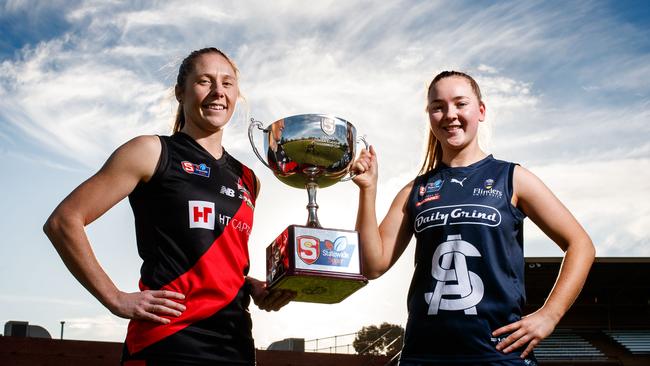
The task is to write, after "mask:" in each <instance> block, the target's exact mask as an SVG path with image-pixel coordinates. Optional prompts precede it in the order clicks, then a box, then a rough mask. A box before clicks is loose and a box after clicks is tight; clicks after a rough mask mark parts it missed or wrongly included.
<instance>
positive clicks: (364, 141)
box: [340, 135, 370, 182]
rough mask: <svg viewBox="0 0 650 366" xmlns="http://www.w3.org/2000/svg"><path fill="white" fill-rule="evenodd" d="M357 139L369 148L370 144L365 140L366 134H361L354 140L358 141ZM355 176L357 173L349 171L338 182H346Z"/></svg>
mask: <svg viewBox="0 0 650 366" xmlns="http://www.w3.org/2000/svg"><path fill="white" fill-rule="evenodd" d="M359 141H361V142H363V144H364V145H366V150H368V149H370V145H368V141H366V135H363V136H361V137H359V138H358V139H357V141H356V142H359ZM356 176H357V174H354V173H350V176H349V177H345V178H343V179H341V180H340V182H347V181H349V180H352V179H353V178H354V177H356Z"/></svg>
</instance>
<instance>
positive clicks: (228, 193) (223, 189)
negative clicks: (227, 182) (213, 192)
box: [219, 186, 235, 197]
mask: <svg viewBox="0 0 650 366" xmlns="http://www.w3.org/2000/svg"><path fill="white" fill-rule="evenodd" d="M219 193H221V194H225V195H226V196H228V197H235V190H234V189H232V188H228V187H226V186H221V190H220V191H219Z"/></svg>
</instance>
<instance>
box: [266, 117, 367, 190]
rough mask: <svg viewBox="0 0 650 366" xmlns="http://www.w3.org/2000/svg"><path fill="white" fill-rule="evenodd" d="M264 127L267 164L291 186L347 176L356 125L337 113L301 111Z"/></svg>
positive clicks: (321, 183) (329, 181) (330, 181)
mask: <svg viewBox="0 0 650 366" xmlns="http://www.w3.org/2000/svg"><path fill="white" fill-rule="evenodd" d="M255 122H256V121H254V122H253V123H255ZM263 131H264V133H265V138H264V151H265V152H266V160H267V162H268V163H266V162H265V165H267V166H268V167H269V169H271V171H273V174H275V176H276V177H277V178H278V179H279V180H280V181H281V182H283V183H285V184H287V185H289V186H291V187H295V188H300V189H304V188H305V186H306V184H307V183H316V185H318V187H320V188H325V187H329V186H331V185H333V184H335V183H337V182H339V181H340V180H341V179H342V178H343V177H345V175H346V174H347V172H348V169H349V167H350V165H351V164H352V161H353V160H354V157H355V147H356V128H355V127H354V126H353V125H352V124H351V123H350V122H348V121H345V120H343V119H341V118H338V117H334V116H329V115H325V114H301V115H296V116H291V117H287V118H283V119H280V120H278V121H275V122H273V123H271V124H270V125H269V127H267V128H266V129H264V130H263ZM256 153H257V151H256ZM258 157H259V158H260V160H262V162H264V159H263V158H262V157H261V156H260V155H259V153H258Z"/></svg>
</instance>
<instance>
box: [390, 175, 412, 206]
mask: <svg viewBox="0 0 650 366" xmlns="http://www.w3.org/2000/svg"><path fill="white" fill-rule="evenodd" d="M414 181H415V180H411V181H410V182H408V183H406V185H404V187H402V188H401V189H400V190H399V192H397V195H396V196H395V199H394V200H393V204H392V205H391V209H393V208H396V209H399V210H400V211H403V210H404V209H405V207H406V202H407V201H408V198H409V194H410V193H411V190H412V189H413V184H414Z"/></svg>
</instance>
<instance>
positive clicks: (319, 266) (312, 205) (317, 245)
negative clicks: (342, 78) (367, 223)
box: [248, 114, 368, 304]
mask: <svg viewBox="0 0 650 366" xmlns="http://www.w3.org/2000/svg"><path fill="white" fill-rule="evenodd" d="M255 127H257V128H258V129H260V130H262V132H263V133H264V136H265V138H264V150H265V151H266V154H265V155H266V160H265V159H264V158H263V157H262V155H261V154H260V153H259V151H258V150H257V148H256V146H255V143H254V141H253V129H254V128H255ZM248 138H249V140H250V142H251V146H252V147H253V151H254V152H255V155H257V157H258V158H259V159H260V160H261V161H262V163H264V165H266V166H267V167H268V168H269V169H271V171H273V174H274V175H275V176H276V177H277V178H278V179H279V180H280V181H281V182H283V183H285V184H287V185H289V186H292V187H295V188H301V189H307V195H308V197H309V203H308V204H307V211H308V218H307V223H306V224H305V225H304V226H303V225H290V226H289V227H287V228H286V229H285V230H284V231H282V233H280V235H279V236H278V237H277V238H276V239H275V240H274V241H273V242H272V243H271V245H269V246H268V247H267V248H266V261H267V269H266V281H267V284H268V286H269V287H270V288H271V289H275V288H281V289H288V290H293V291H295V292H296V293H297V296H296V298H295V299H294V300H295V301H305V302H318V303H327V304H333V303H337V302H340V301H341V300H343V299H345V298H346V297H348V296H350V295H351V294H352V293H354V292H355V291H357V290H358V289H359V288H361V287H363V286H365V285H366V283H368V280H367V279H366V278H365V277H364V276H363V275H362V274H361V260H360V247H359V235H358V233H357V232H356V231H351V230H339V229H327V228H323V227H322V226H321V225H320V223H319V221H318V216H317V210H318V204H316V190H317V188H319V187H320V188H324V187H328V186H331V185H333V184H335V183H338V182H340V181H347V180H350V179H351V178H352V176H351V175H350V176H348V171H349V168H350V167H351V165H352V162H353V160H354V157H355V150H356V149H355V148H356V143H357V139H356V129H355V128H354V126H353V125H352V124H351V123H350V122H347V121H345V120H342V119H340V118H337V117H333V116H329V115H324V114H301V115H296V116H291V117H287V118H283V119H280V120H278V121H275V122H273V123H272V124H271V125H270V126H269V127H267V128H263V127H262V123H261V122H259V121H255V120H254V119H251V124H250V126H249V127H248ZM360 140H361V141H363V142H364V144H365V143H366V142H365V140H364V139H360Z"/></svg>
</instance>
